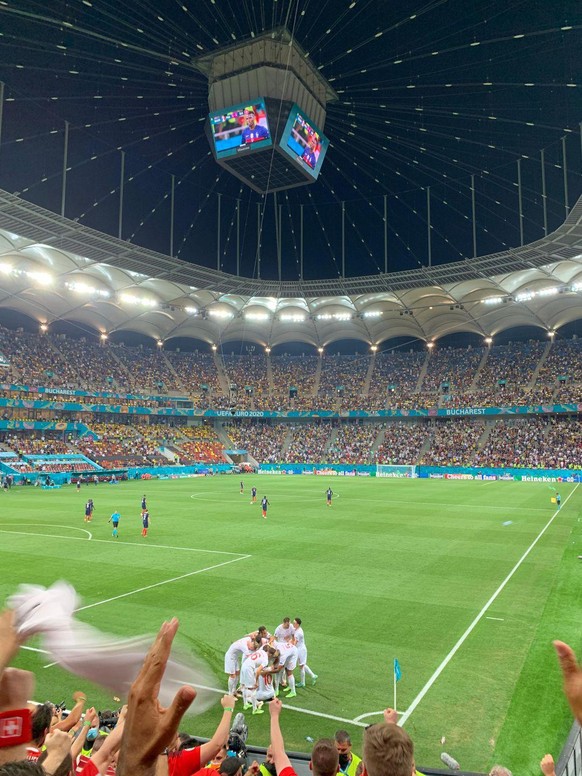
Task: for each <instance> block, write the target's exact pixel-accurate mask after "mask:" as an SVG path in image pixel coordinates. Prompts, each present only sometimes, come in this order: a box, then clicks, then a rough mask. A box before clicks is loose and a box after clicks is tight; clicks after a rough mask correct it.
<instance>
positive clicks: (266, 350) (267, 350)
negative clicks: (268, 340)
mask: <svg viewBox="0 0 582 776" xmlns="http://www.w3.org/2000/svg"><path fill="white" fill-rule="evenodd" d="M270 352H271V348H270V347H269V346H268V345H267V347H266V348H265V353H266V354H267V355H269V353H270Z"/></svg>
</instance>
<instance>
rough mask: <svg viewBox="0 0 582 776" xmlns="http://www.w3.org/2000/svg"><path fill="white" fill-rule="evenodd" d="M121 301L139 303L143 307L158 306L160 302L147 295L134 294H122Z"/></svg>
mask: <svg viewBox="0 0 582 776" xmlns="http://www.w3.org/2000/svg"><path fill="white" fill-rule="evenodd" d="M119 299H120V301H121V302H123V303H124V304H137V305H140V306H141V307H157V305H158V303H157V302H156V300H155V299H152V298H151V297H147V296H135V295H134V294H121V295H120V297H119Z"/></svg>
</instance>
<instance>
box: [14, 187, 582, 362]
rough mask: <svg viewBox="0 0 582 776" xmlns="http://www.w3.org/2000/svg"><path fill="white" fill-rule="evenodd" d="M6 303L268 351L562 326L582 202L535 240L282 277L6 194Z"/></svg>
mask: <svg viewBox="0 0 582 776" xmlns="http://www.w3.org/2000/svg"><path fill="white" fill-rule="evenodd" d="M0 307H3V308H8V309H14V310H18V311H19V312H22V313H24V314H26V315H28V316H30V317H32V318H34V319H36V320H38V322H39V324H49V325H50V323H51V322H53V321H55V320H68V321H74V322H79V323H81V324H83V325H85V326H89V327H91V328H94V329H95V330H97V331H101V332H102V333H104V334H109V333H111V332H112V331H135V332H139V333H141V334H143V335H146V336H149V337H152V338H154V339H156V340H158V341H162V342H163V341H166V340H168V339H171V338H173V337H193V338H196V339H199V340H202V341H206V342H208V343H219V342H221V343H224V342H228V341H235V340H236V341H238V340H246V341H249V342H255V343H260V344H262V345H264V346H274V345H278V344H282V343H286V342H297V341H299V342H305V343H310V344H312V345H314V346H321V347H324V346H326V345H328V344H329V343H331V342H334V341H337V340H340V339H356V340H361V341H363V342H367V343H369V344H370V345H376V344H379V343H381V342H384V341H386V340H388V339H391V338H394V337H399V336H410V337H417V338H419V339H423V340H426V341H432V340H438V339H439V338H440V337H443V336H445V335H447V334H451V333H454V332H472V333H475V334H480V335H482V336H483V337H493V336H494V335H495V334H496V333H498V332H500V331H503V330H505V329H509V328H513V327H516V326H523V325H530V326H537V327H539V328H540V329H542V330H543V329H545V330H547V331H548V332H551V331H554V330H556V329H558V328H559V327H561V326H563V325H564V324H566V323H568V322H570V321H573V320H577V319H580V318H582V198H580V199H579V200H578V202H577V203H576V205H575V206H574V207H573V208H572V210H571V212H570V214H569V217H568V218H567V219H566V221H565V222H564V223H563V224H562V226H560V227H559V228H558V229H557V230H555V231H554V232H553V233H551V234H550V235H548V236H547V237H545V238H543V239H541V240H538V241H536V242H534V243H530V244H529V245H526V246H523V247H521V248H516V249H512V250H507V251H504V252H502V253H496V254H491V255H488V256H482V257H479V258H477V259H472V260H465V261H463V262H454V263H450V264H441V265H438V266H433V267H430V268H426V267H424V268H421V269H417V270H411V271H406V272H396V273H388V274H379V275H368V276H361V277H350V278H345V279H334V280H319V281H311V280H310V281H303V282H291V281H284V282H274V281H270V280H257V279H250V278H243V277H239V276H236V275H230V274H227V273H224V272H220V271H217V270H211V269H208V268H206V267H201V266H196V265H193V264H190V263H187V262H184V261H181V260H179V259H175V258H172V257H169V256H165V255H163V254H160V253H155V252H153V251H150V250H147V249H144V248H139V247H137V246H134V245H131V244H129V243H127V242H126V241H123V240H118V239H116V238H113V237H110V236H108V235H105V234H103V233H99V232H96V231H94V230H92V229H89V228H88V227H86V226H82V225H81V224H79V223H77V222H74V221H70V220H67V219H65V218H62V217H60V216H57V215H55V214H54V213H51V212H50V211H48V210H45V209H43V208H40V207H38V206H37V205H33V204H31V203H28V202H25V201H24V200H22V199H20V198H18V197H16V196H14V195H13V194H9V193H8V192H5V191H0Z"/></svg>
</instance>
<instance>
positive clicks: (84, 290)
mask: <svg viewBox="0 0 582 776" xmlns="http://www.w3.org/2000/svg"><path fill="white" fill-rule="evenodd" d="M65 288H68V289H69V291H74V292H75V293H76V294H92V295H95V296H101V297H103V298H104V299H107V298H108V297H109V296H110V294H109V291H104V290H103V289H101V288H95V286H90V285H89V284H88V283H84V282H83V281H82V280H72V281H67V282H66V283H65Z"/></svg>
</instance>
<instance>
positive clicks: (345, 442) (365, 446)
mask: <svg viewBox="0 0 582 776" xmlns="http://www.w3.org/2000/svg"><path fill="white" fill-rule="evenodd" d="M384 428H385V424H384V423H364V422H357V421H355V422H351V423H342V424H341V425H340V426H339V428H338V429H337V433H336V435H335V439H334V441H333V442H332V443H331V444H330V446H329V449H328V452H327V455H326V462H327V463H358V464H373V463H375V462H376V452H375V450H374V445H375V442H376V440H377V438H378V434H380V433H381V431H382V430H383V429H384Z"/></svg>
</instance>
